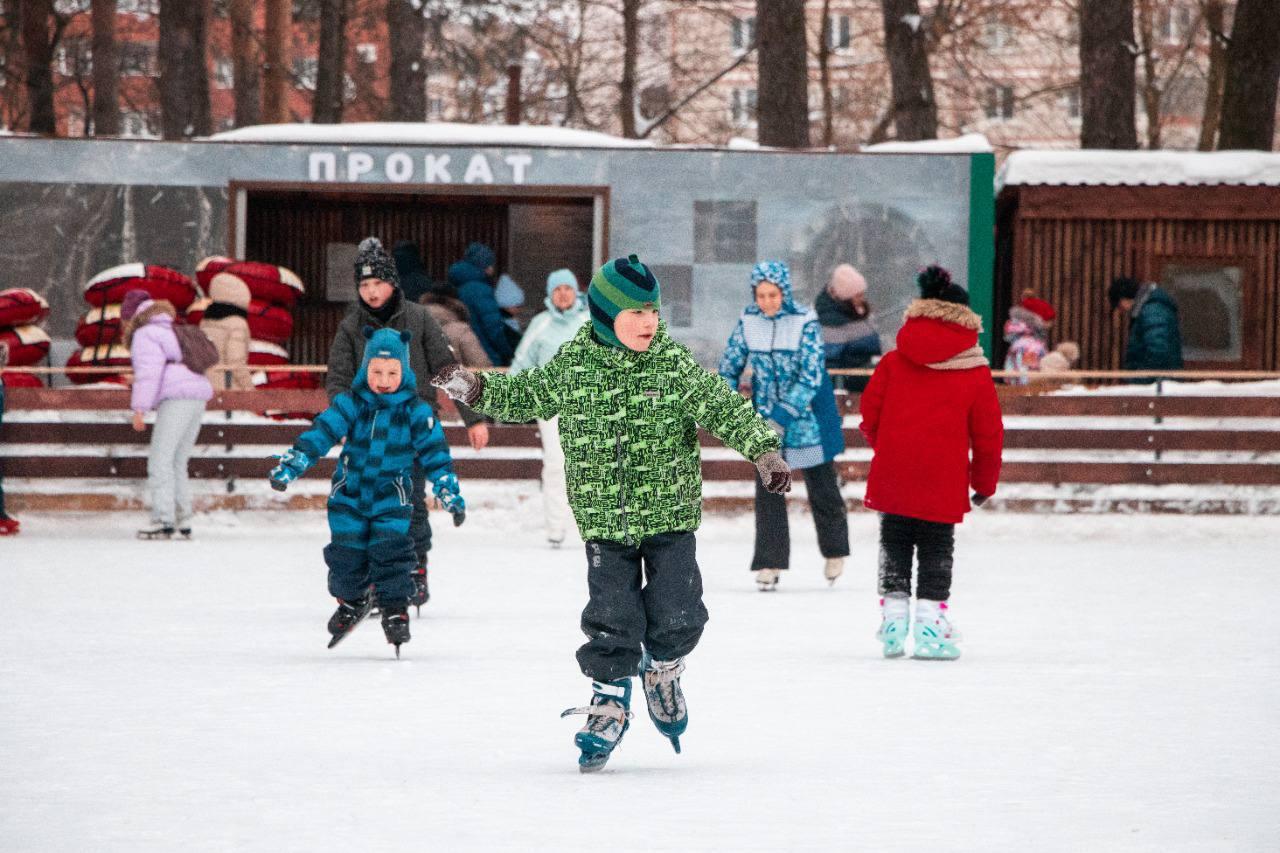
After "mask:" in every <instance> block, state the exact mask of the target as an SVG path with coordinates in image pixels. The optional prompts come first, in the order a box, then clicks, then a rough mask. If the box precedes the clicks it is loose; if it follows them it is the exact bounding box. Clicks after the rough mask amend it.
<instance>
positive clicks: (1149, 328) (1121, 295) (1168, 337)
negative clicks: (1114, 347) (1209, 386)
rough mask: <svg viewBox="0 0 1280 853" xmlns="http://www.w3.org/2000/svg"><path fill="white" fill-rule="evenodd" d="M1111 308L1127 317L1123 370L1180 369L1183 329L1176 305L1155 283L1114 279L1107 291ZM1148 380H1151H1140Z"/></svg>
mask: <svg viewBox="0 0 1280 853" xmlns="http://www.w3.org/2000/svg"><path fill="white" fill-rule="evenodd" d="M1108 296H1109V297H1110V299H1111V310H1112V311H1121V312H1124V313H1125V314H1127V315H1128V316H1129V342H1128V343H1127V344H1126V345H1125V349H1124V369H1125V370H1181V369H1182V331H1181V328H1180V327H1179V325H1178V304H1177V303H1176V302H1174V301H1173V297H1172V296H1170V295H1169V294H1168V293H1167V292H1166V291H1165V290H1164V289H1163V288H1161V287H1159V286H1157V285H1156V284H1155V283H1154V282H1147V283H1146V284H1139V283H1138V281H1137V279H1133V278H1117V279H1116V280H1115V281H1113V282H1111V288H1110V289H1109V291H1108ZM1142 381H1150V380H1142Z"/></svg>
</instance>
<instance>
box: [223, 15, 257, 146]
mask: <svg viewBox="0 0 1280 853" xmlns="http://www.w3.org/2000/svg"><path fill="white" fill-rule="evenodd" d="M254 6H255V3H254V0H231V6H230V10H229V16H230V18H231V65H232V74H233V75H234V78H235V79H234V80H233V81H232V85H233V86H234V87H235V89H234V92H235V98H236V118H235V121H236V127H248V126H249V125H254V124H260V123H261V122H262V61H261V56H262V52H261V50H260V49H259V42H258V35H257V33H256V32H255V30H254V20H253V13H254Z"/></svg>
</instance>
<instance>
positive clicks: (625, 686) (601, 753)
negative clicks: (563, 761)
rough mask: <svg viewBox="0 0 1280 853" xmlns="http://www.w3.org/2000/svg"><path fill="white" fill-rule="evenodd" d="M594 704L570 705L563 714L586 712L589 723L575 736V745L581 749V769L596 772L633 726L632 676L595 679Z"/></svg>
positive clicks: (579, 760)
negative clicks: (579, 706) (580, 706)
mask: <svg viewBox="0 0 1280 853" xmlns="http://www.w3.org/2000/svg"><path fill="white" fill-rule="evenodd" d="M591 689H592V690H593V691H594V693H593V694H592V696H591V704H590V705H588V706H586V707H584V708H569V709H567V710H566V711H564V712H563V713H562V714H560V716H561V717H568V716H570V715H572V714H586V715H587V723H586V725H584V726H583V727H582V731H580V732H578V733H577V734H576V735H574V737H573V742H574V744H575V745H576V746H577V747H578V749H580V750H582V754H581V755H579V756H578V770H579V771H581V772H583V773H594V772H595V771H597V770H599V769H600V768H601V767H604V765H605V763H606V762H608V760H609V756H610V755H611V754H612V753H613V750H614V749H616V748H617V746H618V744H619V743H620V742H621V741H622V736H623V735H624V734H626V733H627V728H628V727H629V726H630V725H631V679H630V678H619V679H618V680H617V681H593V682H591Z"/></svg>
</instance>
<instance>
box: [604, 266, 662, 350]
mask: <svg viewBox="0 0 1280 853" xmlns="http://www.w3.org/2000/svg"><path fill="white" fill-rule="evenodd" d="M587 305H588V306H589V307H590V308H591V328H592V331H594V332H595V335H596V339H597V340H599V341H600V342H601V343H602V344H607V345H608V346H611V347H618V348H619V349H625V347H624V346H623V344H622V341H620V340H618V336H617V335H616V334H614V331H613V321H614V319H615V318H616V317H617V316H618V314H619V313H620V312H622V311H627V310H631V309H642V308H661V307H662V294H661V292H660V291H659V289H658V280H657V279H656V278H654V277H653V273H652V272H650V270H649V268H648V267H647V266H645V265H644V264H642V263H640V258H638V257H636V256H635V255H630V256H629V257H626V258H618V259H617V260H614V261H609V263H607V264H605V265H604V266H602V267H600V269H598V270H596V274H595V275H593V276H592V277H591V287H590V288H589V289H588V290H587Z"/></svg>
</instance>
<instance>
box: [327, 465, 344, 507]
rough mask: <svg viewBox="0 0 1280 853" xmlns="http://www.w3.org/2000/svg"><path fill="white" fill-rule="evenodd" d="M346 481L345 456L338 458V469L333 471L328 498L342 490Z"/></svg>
mask: <svg viewBox="0 0 1280 853" xmlns="http://www.w3.org/2000/svg"><path fill="white" fill-rule="evenodd" d="M346 483H347V460H346V458H345V457H343V458H341V459H339V460H338V470H337V471H334V472H333V488H331V489H330V490H329V498H330V499H332V498H334V497H336V496H337V494H338V492H340V491H342V487H343V486H344V485H346Z"/></svg>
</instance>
